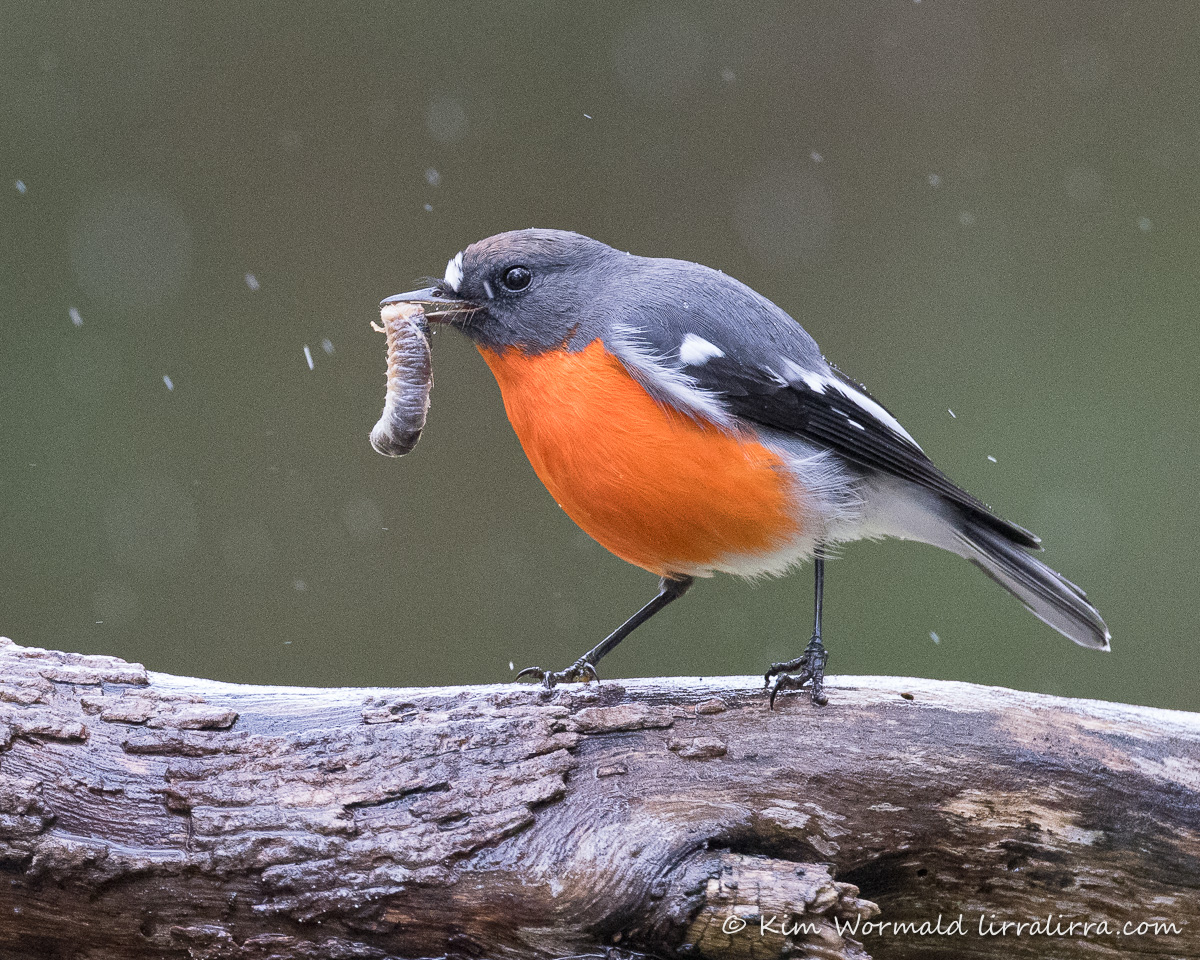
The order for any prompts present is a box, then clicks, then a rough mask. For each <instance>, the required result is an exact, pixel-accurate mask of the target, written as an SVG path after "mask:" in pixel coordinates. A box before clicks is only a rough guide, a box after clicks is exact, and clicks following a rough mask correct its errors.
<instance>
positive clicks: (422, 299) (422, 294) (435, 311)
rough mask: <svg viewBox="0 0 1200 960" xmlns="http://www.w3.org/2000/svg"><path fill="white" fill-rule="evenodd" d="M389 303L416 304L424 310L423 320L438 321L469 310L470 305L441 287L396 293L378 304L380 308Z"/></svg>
mask: <svg viewBox="0 0 1200 960" xmlns="http://www.w3.org/2000/svg"><path fill="white" fill-rule="evenodd" d="M390 303H418V304H420V305H421V307H422V308H424V310H425V319H427V320H439V319H441V318H442V317H444V316H445V315H446V314H450V313H458V312H459V311H461V310H470V309H471V304H470V303H468V302H467V301H466V300H456V299H454V298H453V297H452V296H450V295H449V294H448V293H446V291H445V290H443V289H442V288H441V287H426V288H425V289H424V290H413V291H411V292H409V293H398V294H396V295H395V296H394V297H388V298H387V299H386V300H381V301H380V302H379V306H380V308H383V307H386V306H387V305H388V304H390Z"/></svg>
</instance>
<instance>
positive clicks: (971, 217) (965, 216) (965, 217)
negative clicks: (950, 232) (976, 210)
mask: <svg viewBox="0 0 1200 960" xmlns="http://www.w3.org/2000/svg"><path fill="white" fill-rule="evenodd" d="M958 222H959V223H961V224H962V225H963V226H964V227H969V226H971V225H972V224H973V223H975V214H973V213H971V212H970V211H968V210H964V211H963V212H962V213H960V214H959V215H958Z"/></svg>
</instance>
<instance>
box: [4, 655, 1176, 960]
mask: <svg viewBox="0 0 1200 960" xmlns="http://www.w3.org/2000/svg"><path fill="white" fill-rule="evenodd" d="M828 692H829V697H830V703H829V706H827V707H825V708H823V709H817V708H814V707H812V706H811V704H809V703H808V701H807V698H804V697H788V698H784V699H783V700H782V701H781V703H780V709H777V710H776V711H774V712H769V711H768V710H767V708H766V697H765V695H764V694H763V692H762V690H761V680H758V679H756V678H745V677H735V678H716V679H708V680H704V681H694V680H638V681H629V682H624V683H616V682H606V683H603V684H602V685H600V686H599V687H597V686H596V685H594V684H593V685H590V686H588V687H578V686H572V687H571V688H570V689H562V688H560V689H558V690H556V691H554V692H553V693H544V692H542V691H540V690H539V689H536V688H530V687H518V686H512V685H508V686H490V687H456V688H430V689H404V690H356V689H343V690H331V689H305V688H286V687H252V686H240V685H231V684H222V683H214V682H211V681H205V680H196V679H187V678H180V677H171V676H167V675H164V674H155V673H147V672H146V671H145V670H144V669H143V668H142V667H141V666H140V665H138V664H129V663H125V662H123V661H121V660H117V659H114V658H111V657H96V656H81V655H78V654H68V653H58V652H52V651H44V650H36V649H29V648H23V647H19V646H17V645H15V644H13V643H12V642H11V641H8V640H5V639H3V638H0V872H2V875H3V878H4V881H5V882H3V883H0V956H2V957H4V958H26V957H29V958H34V957H49V956H53V957H86V958H88V960H116V958H120V960H138V958H184V957H192V958H218V957H219V958H239V960H260V958H267V957H289V958H308V957H312V958H318V957H319V958H351V957H353V958H359V960H382V958H388V957H406V958H408V957H434V956H437V957H441V956H451V957H477V956H488V957H506V958H530V960H541V958H549V957H567V956H580V955H588V956H603V955H605V953H606V951H607V952H608V954H609V955H610V956H620V957H631V956H640V955H652V956H660V957H666V956H677V955H691V956H703V957H722V958H747V960H749V958H758V957H767V956H778V955H780V954H783V953H786V952H789V951H790V952H792V953H793V954H794V955H798V956H805V957H823V958H867V957H876V958H896V957H960V956H967V955H969V956H973V957H985V958H989V957H1002V956H1003V957H1044V956H1048V955H1053V956H1055V957H1058V958H1072V957H1110V956H1111V957H1128V956H1164V957H1168V956H1169V957H1184V956H1200V916H1198V914H1200V908H1198V907H1197V904H1200V866H1198V864H1200V716H1197V715H1195V714H1188V713H1181V712H1175V711H1167V710H1154V709H1149V708H1142V707H1131V706H1122V705H1117V704H1109V703H1100V702H1096V701H1079V700H1065V699H1061V698H1056V697H1048V696H1040V695H1034V694H1025V693H1016V692H1013V691H1009V690H1001V689H996V688H988V687H978V686H973V685H969V684H961V683H941V682H931V681H924V680H911V679H900V678H880V677H844V678H833V679H831V681H830V682H829V686H828ZM877 905H878V906H877ZM880 910H882V914H881V913H880ZM939 914H940V915H941V920H942V932H934V931H930V932H928V933H926V934H924V935H922V934H921V933H919V932H908V931H905V930H903V929H902V930H896V929H894V928H884V929H883V930H882V931H880V930H879V929H878V928H877V927H867V926H865V925H866V924H868V923H869V924H875V925H877V924H879V923H882V922H887V923H894V922H896V921H912V922H915V923H917V924H919V923H921V922H923V921H928V922H929V924H930V925H931V926H932V925H933V924H934V922H935V921H936V920H937V919H938V915H939ZM960 914H961V915H962V919H961V923H962V926H963V931H964V932H963V933H961V934H960V933H958V932H957V930H955V929H954V927H953V922H954V921H955V920H956V919H958V918H959V917H960ZM1047 915H1050V917H1051V919H1052V920H1057V922H1058V923H1059V924H1060V927H1062V928H1063V929H1064V930H1065V928H1066V925H1067V924H1069V923H1071V922H1079V923H1083V922H1090V923H1092V924H1093V925H1096V924H1101V923H1104V924H1106V925H1107V929H1106V930H1098V929H1096V928H1095V927H1093V929H1091V930H1089V931H1087V932H1083V931H1082V930H1080V931H1077V932H1075V933H1072V934H1066V933H1063V932H1061V931H1060V933H1058V934H1057V935H1054V934H1051V935H1046V934H1041V933H1038V932H1037V931H1033V932H1030V931H1029V930H1028V928H1026V930H1025V931H1024V932H1020V933H1018V932H1017V931H1015V930H1011V929H1010V930H1008V931H1006V933H1005V935H997V934H996V933H995V931H994V930H993V932H992V933H991V934H988V933H987V932H986V931H985V933H983V934H981V933H980V932H979V918H980V917H981V916H982V917H983V918H984V921H985V923H986V922H989V918H990V921H991V922H994V924H996V925H998V924H1000V923H1003V922H1005V921H1008V922H1011V923H1015V922H1020V921H1023V922H1026V923H1028V922H1029V921H1032V920H1034V919H1037V918H1041V920H1042V922H1043V923H1044V922H1045V918H1046V917H1047ZM1155 921H1161V922H1164V923H1173V924H1175V926H1176V927H1177V928H1178V932H1175V933H1162V932H1159V933H1153V932H1150V931H1145V932H1142V933H1139V932H1137V929H1136V927H1137V924H1142V923H1151V922H1155ZM1127 923H1131V924H1133V928H1127V927H1126V926H1125V925H1126V924H1127ZM855 924H857V927H856V926H855ZM739 925H744V928H742V929H738V927H739ZM947 927H950V930H949V932H946V928H947ZM855 930H857V933H855V932H854V931H855ZM1117 930H1121V931H1125V932H1122V933H1116V932H1112V931H1117Z"/></svg>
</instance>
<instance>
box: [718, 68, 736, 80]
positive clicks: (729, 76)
mask: <svg viewBox="0 0 1200 960" xmlns="http://www.w3.org/2000/svg"><path fill="white" fill-rule="evenodd" d="M721 79H722V80H724V81H725V82H726V83H733V81H734V80H736V79H737V74H735V73H734V72H733V71H732V70H730V69H729V68H728V67H726V68H725V69H724V70H722V71H721Z"/></svg>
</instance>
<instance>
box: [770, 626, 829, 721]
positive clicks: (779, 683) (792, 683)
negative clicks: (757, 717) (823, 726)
mask: <svg viewBox="0 0 1200 960" xmlns="http://www.w3.org/2000/svg"><path fill="white" fill-rule="evenodd" d="M828 659H829V653H828V651H826V649H825V647H824V646H823V645H822V644H821V640H820V638H819V637H815V636H814V637H813V638H812V639H811V640H810V641H809V642H808V646H807V647H805V648H804V653H803V654H802V655H801V656H799V657H797V658H796V659H795V660H789V661H787V662H786V663H773V664H771V666H770V669H768V670H767V673H766V677H765V680H766V683H765V685H764V689H766V687H767V686H770V683H771V678H772V677H774V676H777V675H778V679H777V680H776V681H775V686H773V687H771V698H770V702H769V707H768V709H771V710H774V709H775V697H776V696H778V694H779V691H780V690H799V689H801V688H802V687H803V686H804V685H805V684H806V683H807V684H810V686H809V690H808V695H809V699H810V700H811V701H812V702H813V704H815V705H816V706H818V707H823V706H825V704H827V703H828V702H829V698H828V697H826V696H825V661H827V660H828ZM793 670H799V671H800V672H799V673H796V674H793V673H792V671H793Z"/></svg>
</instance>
